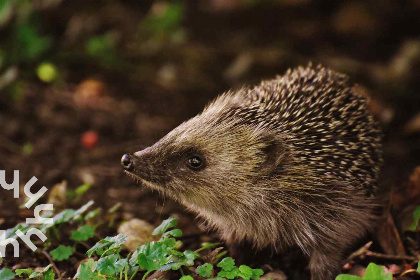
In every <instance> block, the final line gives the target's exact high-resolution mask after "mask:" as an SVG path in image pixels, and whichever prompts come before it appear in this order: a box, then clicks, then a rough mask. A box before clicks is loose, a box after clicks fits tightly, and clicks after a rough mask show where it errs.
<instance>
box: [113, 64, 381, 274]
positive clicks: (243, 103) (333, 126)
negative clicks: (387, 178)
mask: <svg viewBox="0 0 420 280" xmlns="http://www.w3.org/2000/svg"><path fill="white" fill-rule="evenodd" d="M355 86H356V85H355V84H353V83H352V82H350V79H349V78H348V77H347V76H346V75H344V74H340V73H337V72H335V71H333V70H330V69H327V68H324V67H323V66H321V65H318V66H312V65H311V64H309V65H308V66H307V67H298V68H296V69H293V70H288V71H287V72H286V73H285V75H283V76H277V77H276V78H275V79H272V80H267V81H263V82H261V83H260V84H259V85H257V86H254V87H243V88H241V89H239V90H236V91H228V92H226V93H224V94H222V95H221V96H219V97H218V98H216V99H215V100H214V101H213V102H211V103H210V104H209V105H207V106H206V108H205V109H204V110H203V112H201V113H200V114H198V115H197V116H195V117H193V118H192V119H190V120H188V121H186V122H184V123H182V124H181V125H179V126H178V127H176V128H175V129H173V130H172V131H171V132H169V133H168V134H167V135H166V136H164V137H163V138H162V139H161V140H159V141H158V142H157V143H155V144H154V145H153V146H151V147H148V148H146V149H144V150H141V151H138V152H134V153H128V154H125V155H123V157H122V159H121V163H122V166H123V168H124V170H125V172H126V173H127V174H129V175H131V176H132V177H133V178H135V179H136V180H138V181H139V182H141V183H142V184H143V185H144V186H146V187H148V188H150V189H153V190H157V191H159V192H160V193H162V194H164V195H165V196H169V197H172V198H173V199H175V200H177V201H179V202H180V203H181V204H183V205H185V206H186V207H187V208H188V209H189V210H191V211H193V212H194V213H196V214H198V216H200V217H202V218H203V219H204V220H205V221H206V223H207V224H208V225H209V226H211V227H214V228H215V229H217V231H218V232H219V233H220V236H221V237H222V239H224V240H226V242H227V244H235V243H240V242H243V241H246V242H251V243H252V244H253V245H254V248H255V250H259V249H262V248H267V247H268V248H272V249H273V250H274V251H275V252H280V253H281V252H284V250H286V249H288V248H292V247H298V248H300V250H302V252H303V253H304V254H305V255H306V256H307V257H308V262H309V263H308V269H309V271H310V274H311V279H312V280H330V279H334V277H335V276H336V275H337V273H338V272H339V270H340V268H341V266H342V265H343V261H344V259H345V257H346V256H345V252H346V251H347V250H348V249H349V248H350V247H351V246H352V245H353V244H354V243H355V242H356V241H358V240H359V239H360V238H362V237H363V236H364V235H365V234H366V233H367V232H369V231H370V230H371V229H372V227H373V225H374V224H375V220H376V215H375V214H374V212H375V206H377V205H378V203H379V202H378V198H377V197H378V195H377V193H378V180H379V178H378V177H379V173H380V169H381V163H382V152H381V150H382V146H381V135H382V134H381V131H380V128H379V125H378V123H377V122H376V121H375V119H374V117H373V116H372V115H371V114H370V112H369V110H368V97H367V96H366V95H364V94H361V93H360V92H359V91H358V90H357V88H356V87H355Z"/></svg>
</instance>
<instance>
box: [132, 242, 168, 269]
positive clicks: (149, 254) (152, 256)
mask: <svg viewBox="0 0 420 280" xmlns="http://www.w3.org/2000/svg"><path fill="white" fill-rule="evenodd" d="M167 254H168V253H167V251H166V246H165V244H164V243H161V242H154V241H152V242H149V243H147V244H144V245H142V246H141V247H140V251H139V254H138V256H137V263H138V265H139V266H140V267H141V268H143V269H145V270H147V271H151V270H157V269H159V268H160V267H161V266H162V265H164V264H165V263H166V256H167Z"/></svg>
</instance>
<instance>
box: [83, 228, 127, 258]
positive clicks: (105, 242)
mask: <svg viewBox="0 0 420 280" xmlns="http://www.w3.org/2000/svg"><path fill="white" fill-rule="evenodd" d="M127 239H128V237H125V236H123V235H122V234H118V235H117V236H114V237H109V236H108V237H105V238H104V239H102V240H100V241H98V242H97V243H96V244H95V245H94V246H93V247H92V248H90V249H89V250H88V251H87V252H86V254H87V256H88V257H89V258H90V257H91V256H92V255H93V253H96V254H98V255H102V254H103V253H104V252H105V251H106V250H110V251H111V250H113V249H115V250H120V249H121V246H122V244H123V243H124V242H125V241H127Z"/></svg>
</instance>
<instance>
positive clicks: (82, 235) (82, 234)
mask: <svg viewBox="0 0 420 280" xmlns="http://www.w3.org/2000/svg"><path fill="white" fill-rule="evenodd" d="M94 235H95V229H94V228H93V227H91V226H89V225H84V226H81V227H79V228H78V229H77V230H73V231H72V232H71V236H70V239H71V240H74V241H86V240H88V239H89V238H92V237H93V236H94Z"/></svg>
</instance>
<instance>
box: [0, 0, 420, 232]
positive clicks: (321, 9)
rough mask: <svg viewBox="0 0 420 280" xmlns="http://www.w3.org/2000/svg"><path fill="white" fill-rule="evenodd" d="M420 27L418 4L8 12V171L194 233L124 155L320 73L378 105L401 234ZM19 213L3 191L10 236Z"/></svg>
mask: <svg viewBox="0 0 420 280" xmlns="http://www.w3.org/2000/svg"><path fill="white" fill-rule="evenodd" d="M419 15H420V1H419V0H399V1H397V0H394V1H392V0H381V1H379V0H378V1H375V0H363V1H362V0H361V1H332V0H331V1H321V0H260V1H259V0H207V1H204V0H190V1H151V0H142V1H138V0H103V1H99V0H98V1H83V0H72V1H64V0H33V1H30V0H0V168H1V169H2V170H6V171H7V172H6V175H7V176H8V177H9V178H11V176H12V170H20V180H21V184H24V183H25V182H27V181H28V180H29V179H30V178H31V177H32V176H36V177H37V178H38V180H39V185H45V186H46V187H47V188H49V189H52V188H53V186H55V185H56V184H57V183H60V182H62V181H63V180H66V182H67V184H68V188H70V189H71V188H74V187H76V186H79V185H81V184H86V183H87V184H89V185H91V186H92V187H91V190H90V191H89V192H87V193H86V198H92V199H94V200H95V201H96V203H98V204H104V205H105V206H108V207H109V206H112V205H114V204H115V203H117V202H122V204H121V207H122V208H123V210H124V215H125V216H124V217H125V218H129V217H140V218H143V219H146V220H148V221H150V222H151V223H153V224H159V221H158V220H159V219H162V218H165V217H167V216H169V215H177V216H178V217H179V218H180V225H181V228H182V227H183V225H184V227H186V225H189V224H190V222H191V220H192V216H191V215H190V214H188V213H185V212H184V211H183V210H182V208H181V207H179V206H178V205H177V204H176V203H174V202H172V201H169V200H165V199H163V198H159V197H158V196H157V195H156V194H153V193H150V192H148V191H146V190H144V189H143V188H141V187H139V186H137V185H135V184H134V183H133V182H132V181H131V179H130V178H127V177H126V176H125V175H124V174H123V172H122V170H121V167H120V158H121V155H122V154H124V153H125V152H132V151H136V150H140V149H142V148H144V147H146V146H149V145H151V144H153V143H154V142H155V141H156V140H158V139H159V138H160V137H162V136H163V135H165V134H166V133H167V132H169V131H170V130H171V129H172V128H174V127H176V126H177V125H178V124H179V123H181V122H182V121H184V120H186V119H187V118H189V117H192V116H194V115H195V114H197V113H198V112H200V111H201V110H202V108H203V107H204V105H205V104H206V103H207V102H209V101H210V100H212V99H213V98H214V97H216V96H217V95H218V94H220V93H222V92H224V91H227V90H229V89H235V88H238V87H241V86H242V85H244V84H247V85H252V84H255V83H258V82H259V81H260V80H261V79H265V78H273V77H274V76H276V75H281V74H283V73H284V72H285V71H286V70H287V69H288V68H291V67H295V66H298V65H307V64H308V63H309V62H310V61H312V62H313V63H315V64H316V63H322V64H323V65H325V66H328V67H331V68H332V69H334V70H336V71H340V72H343V73H346V74H348V75H350V76H351V77H352V79H353V80H354V81H356V82H357V83H359V84H360V86H361V90H363V91H365V92H366V94H368V95H370V96H371V97H372V102H371V106H370V107H371V108H370V109H371V110H372V111H373V113H374V114H375V115H376V116H377V118H378V119H379V120H380V122H381V125H382V126H383V128H384V131H385V135H386V137H385V155H386V165H385V174H386V176H385V177H384V178H386V179H385V181H387V184H388V185H390V186H392V187H393V188H394V190H395V191H394V192H393V201H394V208H393V211H394V213H395V215H396V216H397V217H396V221H397V222H396V223H397V226H398V227H399V228H403V227H404V223H409V222H405V221H403V220H404V219H403V218H401V219H400V218H399V216H398V215H400V213H402V212H404V211H412V208H413V207H414V208H415V206H417V204H420V199H419V198H420V183H419V182H420V178H417V179H418V180H419V182H417V183H419V184H418V185H416V186H417V187H412V190H411V192H407V190H406V188H405V186H406V185H407V182H408V181H409V177H410V174H412V172H413V169H414V168H415V167H416V166H418V165H420V90H419V89H420V16H419ZM418 173H420V171H419V172H418ZM414 175H415V174H414ZM414 175H413V176H414ZM417 176H418V177H420V175H419V174H417ZM407 197H409V198H410V203H409V205H411V206H412V207H411V208H410V209H411V210H406V209H405V208H407V203H405V202H406V201H407ZM57 203H58V202H57ZM18 205H19V201H15V200H14V199H13V197H12V195H4V191H3V190H2V189H0V206H1V207H0V227H1V228H8V227H12V226H14V225H15V224H16V222H18V221H21V220H22V219H23V217H25V212H24V210H22V209H21V210H19V209H18ZM403 205H404V207H405V208H404V207H403ZM58 207H60V205H58ZM403 208H404V209H403ZM404 213H405V212H404ZM410 221H411V216H410ZM188 228H189V229H187V232H188V231H189V232H190V233H191V234H201V232H202V231H203V230H202V229H200V228H195V227H194V226H190V227H188Z"/></svg>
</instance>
